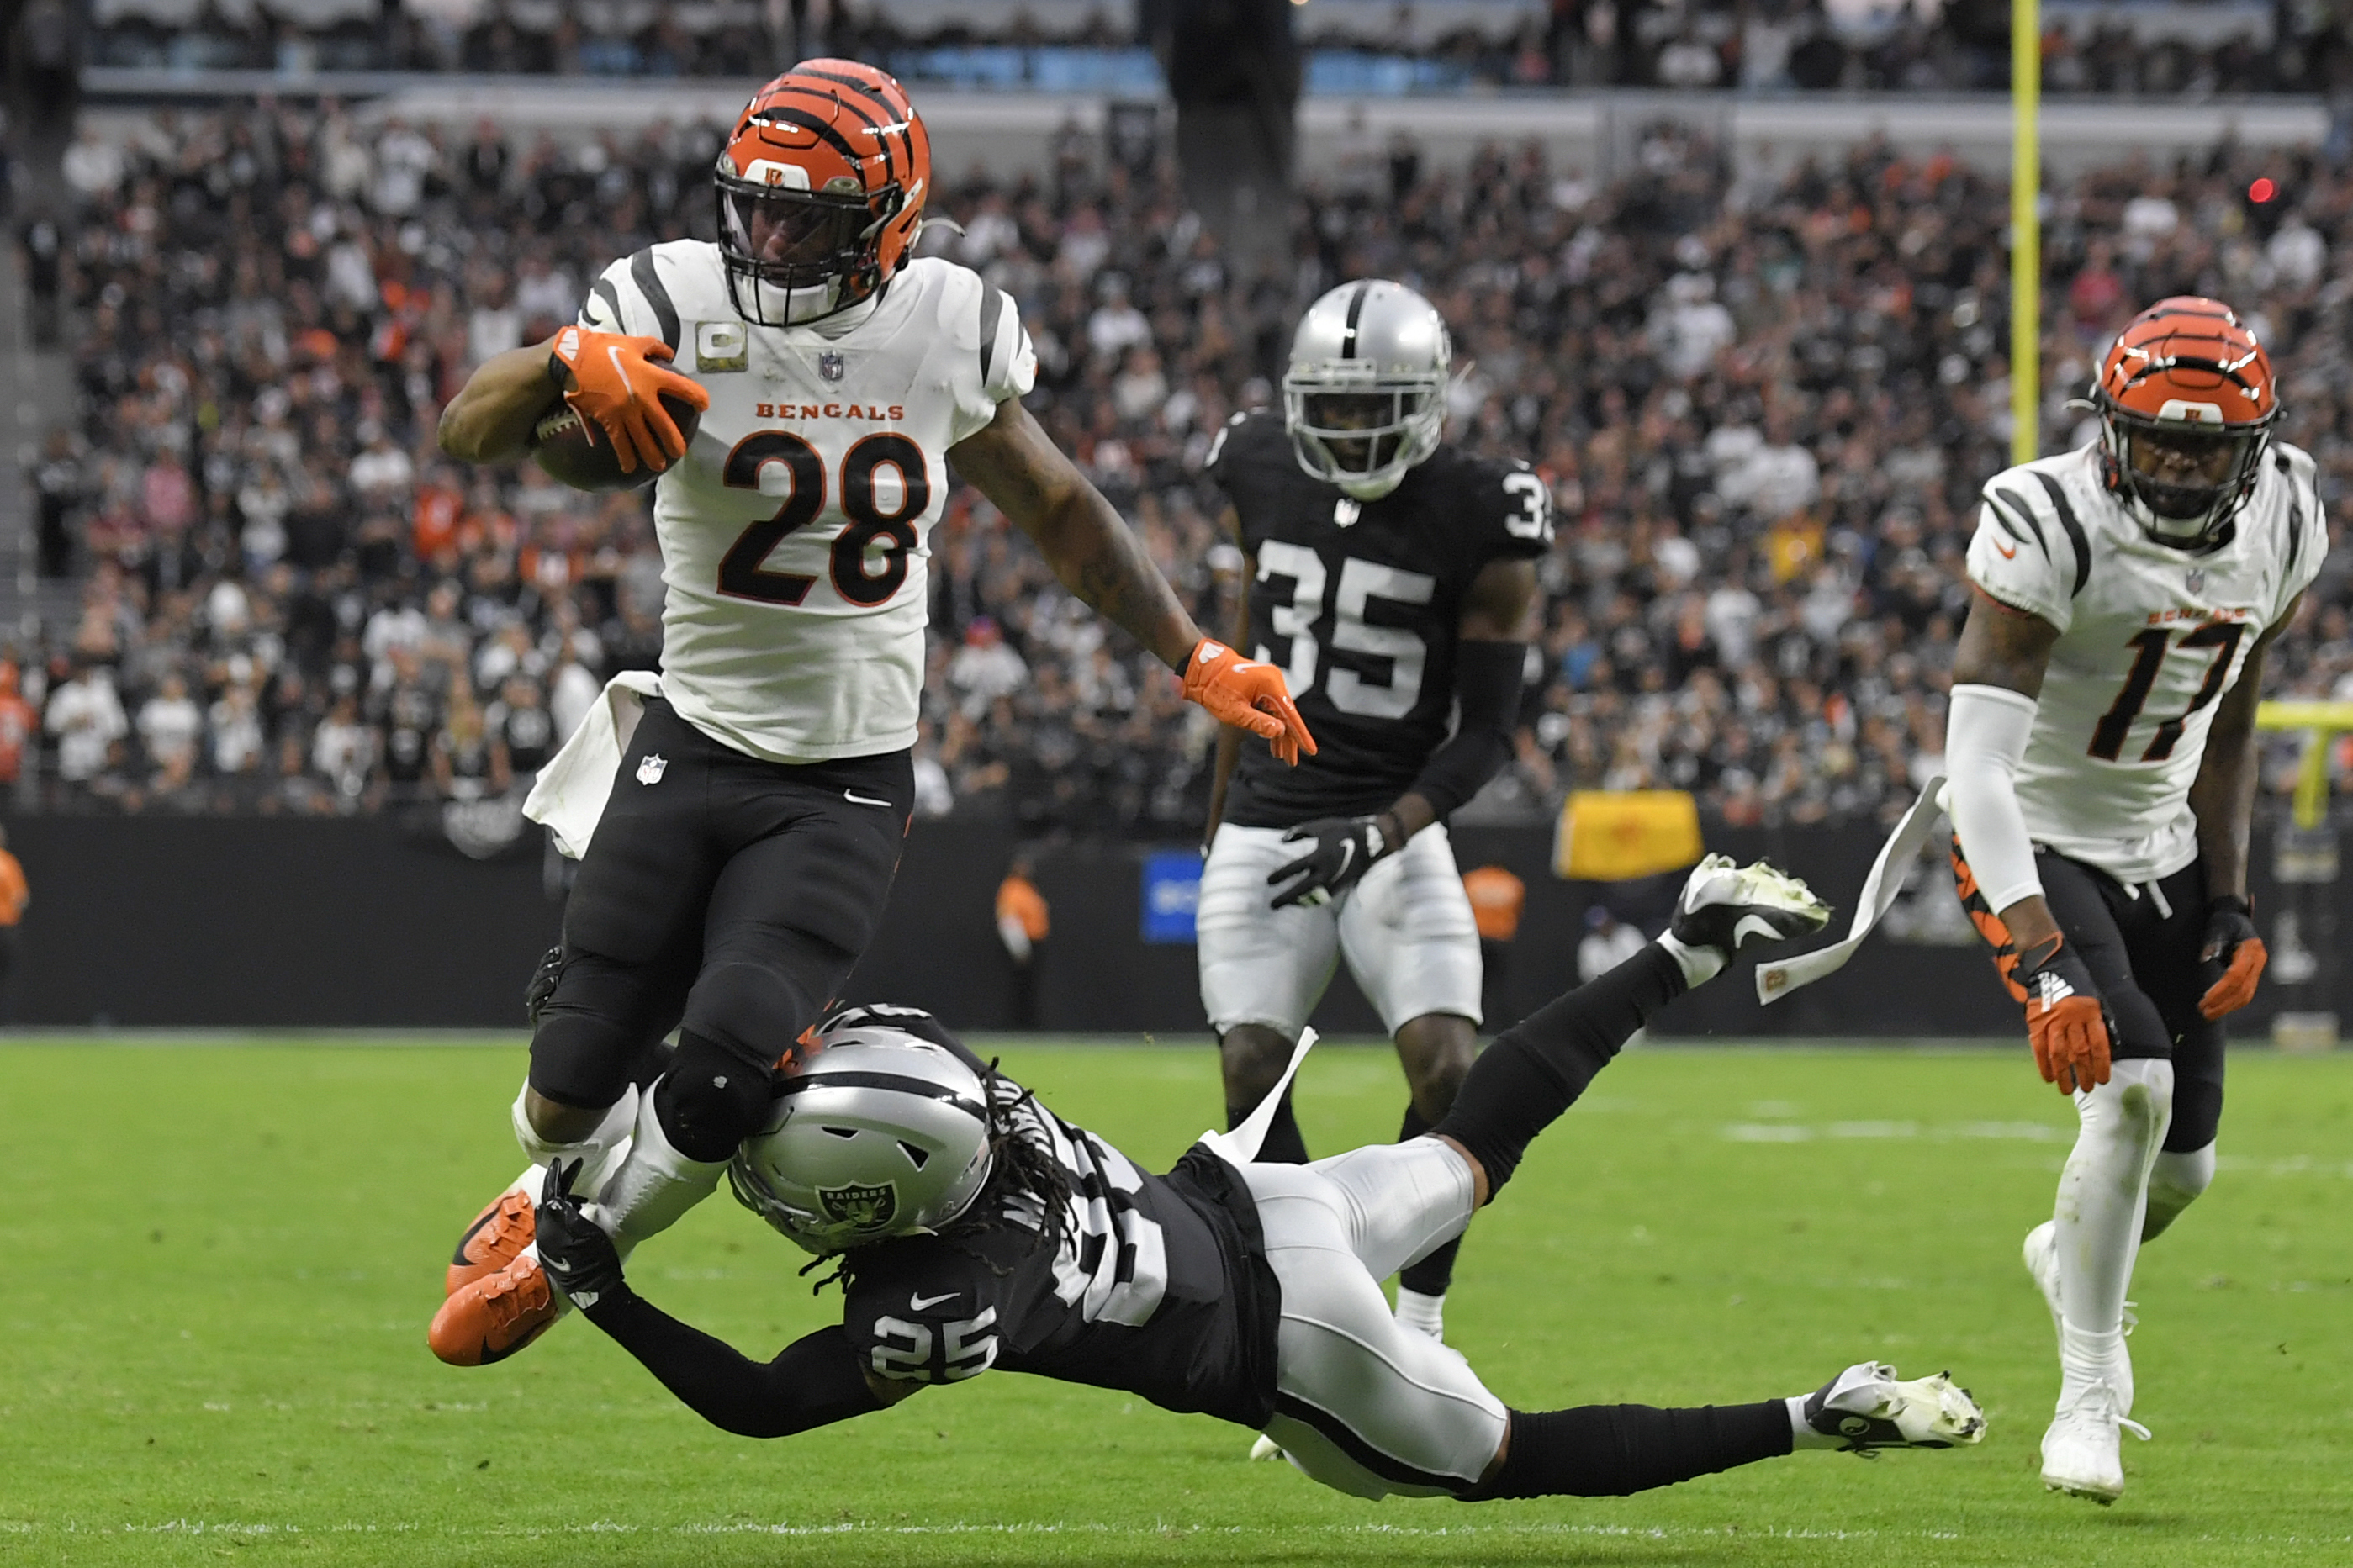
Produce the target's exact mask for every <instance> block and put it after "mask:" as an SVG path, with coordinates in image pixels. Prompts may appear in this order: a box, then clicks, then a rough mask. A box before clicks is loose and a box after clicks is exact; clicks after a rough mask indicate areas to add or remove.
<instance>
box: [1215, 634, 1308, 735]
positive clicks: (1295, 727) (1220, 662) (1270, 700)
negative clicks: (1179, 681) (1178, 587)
mask: <svg viewBox="0 0 2353 1568" xmlns="http://www.w3.org/2000/svg"><path fill="white" fill-rule="evenodd" d="M1185 696H1186V699H1187V700H1188V701H1193V702H1198V703H1199V704H1200V705H1201V706H1202V707H1204V708H1206V709H1208V710H1209V712H1210V713H1211V714H1212V715H1213V716H1214V717H1215V718H1216V719H1217V720H1218V721H1219V722H1220V723H1224V724H1231V725H1233V726H1234V727H1235V728H1236V729H1238V730H1248V731H1250V733H1252V734H1253V735H1259V736H1261V737H1263V738H1264V739H1265V740H1266V742H1267V743H1268V744H1270V745H1271V746H1272V747H1273V748H1274V754H1275V755H1276V756H1278V757H1281V758H1282V760H1283V761H1284V762H1286V763H1290V764H1291V765H1292V766H1293V767H1297V766H1298V765H1299V753H1300V752H1302V751H1304V752H1306V753H1307V754H1308V755H1309V756H1311V757H1312V756H1314V754H1315V737H1314V736H1313V735H1311V734H1309V733H1308V732H1307V721H1305V720H1304V719H1302V718H1301V717H1300V716H1299V710H1298V708H1297V707H1295V706H1293V703H1292V700H1291V689H1290V688H1288V687H1286V686H1285V685H1283V683H1282V671H1281V670H1279V669H1277V668H1275V667H1274V666H1272V665H1271V664H1267V663H1264V662H1263V661H1261V660H1259V659H1255V658H1243V657H1242V656H1241V655H1240V654H1238V653H1236V652H1235V651H1234V650H1233V649H1231V648H1229V647H1227V646H1226V645H1225V644H1223V643H1221V642H1215V641H1212V640H1211V639H1209V638H1208V637H1203V638H1202V639H1201V640H1200V641H1199V642H1198V643H1195V644H1194V645H1193V651H1192V653H1191V654H1190V655H1189V656H1187V658H1186V660H1185Z"/></svg>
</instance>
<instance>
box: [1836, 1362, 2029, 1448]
mask: <svg viewBox="0 0 2353 1568" xmlns="http://www.w3.org/2000/svg"><path fill="white" fill-rule="evenodd" d="M1806 1425H1807V1426H1811V1427H1812V1428H1813V1429H1814V1430H1815V1431H1817V1432H1820V1434H1822V1435H1823V1436H1826V1437H1836V1438H1839V1439H1841V1440H1842V1442H1843V1443H1844V1444H1845V1447H1846V1448H1847V1450H1848V1451H1849V1452H1850V1453H1858V1454H1864V1455H1869V1454H1871V1453H1873V1452H1874V1451H1875V1450H1877V1449H1881V1448H1957V1447H1966V1446H1968V1445H1969V1444H1972V1443H1975V1442H1977V1441H1978V1439H1980V1438H1982V1437H1983V1436H1985V1426H1986V1420H1985V1412H1984V1411H1982V1410H1979V1409H1978V1402H1977V1401H1976V1400H1974V1399H1972V1398H1970V1397H1969V1391H1968V1389H1966V1388H1962V1387H1960V1386H1959V1385H1957V1384H1955V1383H1954V1382H1953V1374H1952V1373H1948V1372H1940V1373H1937V1374H1936V1376H1934V1377H1916V1378H1914V1379H1912V1380H1911V1381H1910V1382H1908V1383H1907V1382H1905V1381H1903V1380H1901V1379H1899V1378H1898V1377H1897V1376H1896V1375H1895V1369H1894V1367H1892V1366H1890V1365H1888V1364H1887V1363H1885V1362H1878V1361H1863V1362H1857V1363H1855V1364H1854V1365H1852V1366H1851V1367H1849V1368H1847V1369H1846V1370H1845V1371H1844V1372H1842V1373H1839V1374H1838V1375H1837V1376H1836V1377H1834V1378H1832V1379H1831V1380H1830V1382H1828V1383H1826V1384H1822V1386H1821V1387H1820V1388H1818V1389H1816V1390H1815V1391H1814V1393H1813V1394H1812V1395H1811V1396H1810V1398H1808V1399H1807V1401H1806Z"/></svg>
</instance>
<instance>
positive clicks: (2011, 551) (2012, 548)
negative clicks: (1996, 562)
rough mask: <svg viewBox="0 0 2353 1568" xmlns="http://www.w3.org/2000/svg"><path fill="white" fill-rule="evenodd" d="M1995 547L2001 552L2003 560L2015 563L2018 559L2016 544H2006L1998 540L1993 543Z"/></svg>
mask: <svg viewBox="0 0 2353 1568" xmlns="http://www.w3.org/2000/svg"><path fill="white" fill-rule="evenodd" d="M1993 547H1994V548H1995V549H1996V550H1999V551H2000V552H2001V558H2002V559H2003V560H2004V561H2015V560H2017V559H2018V546H2017V545H2015V544H2004V543H2003V542H2001V541H2000V540H1999V539H1997V540H1995V541H1994V542H1993Z"/></svg>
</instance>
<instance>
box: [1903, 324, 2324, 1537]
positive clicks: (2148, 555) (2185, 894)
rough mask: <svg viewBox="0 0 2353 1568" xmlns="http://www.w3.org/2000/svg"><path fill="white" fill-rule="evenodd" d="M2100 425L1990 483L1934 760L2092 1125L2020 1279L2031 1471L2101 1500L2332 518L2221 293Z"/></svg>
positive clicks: (1997, 936)
mask: <svg viewBox="0 0 2353 1568" xmlns="http://www.w3.org/2000/svg"><path fill="white" fill-rule="evenodd" d="M2093 404H2094V407H2095V409H2096V410H2097V412H2098V415H2099V420H2100V431H2101V434H2100V439H2099V440H2098V441H2097V442H2095V443H2094V444H2092V445H2090V446H2087V447H2084V448H2083V449H2081V450H2079V451H2074V452H2070V453H2067V454H2066V455H2064V456H2062V457H2056V458H2042V459H2040V460H2038V461H2035V462H2031V463H2027V464H2024V465H2022V466H2021V467H2018V468H2010V469H2008V470H2006V471H2004V472H2002V473H2000V474H1999V475H1997V476H1995V478H1994V479H1992V481H1991V482H1990V483H1989V484H1988V485H1987V486H1986V488H1985V506H1984V510H1983V512H1982V514H1981V516H1980V519H1979V521H1978V530H1977V534H1976V537H1975V538H1974V539H1973V540H1972V541H1971V542H1970V545H1969V552H1968V572H1969V578H1970V581H1971V584H1973V586H1974V588H1975V590H1976V592H1975V595H1974V599H1973V603H1972V605H1971V607H1970V610H1969V616H1968V622H1967V624H1966V625H1965V626H1963V628H1962V632H1961V638H1960V646H1959V648H1958V651H1957V656H1956V658H1955V661H1954V667H1953V682H1954V684H1953V692H1952V707H1951V711H1950V727H1949V730H1948V731H1947V740H1946V758H1947V771H1948V772H1949V773H1950V775H1951V783H1950V786H1949V789H1948V791H1947V804H1948V805H1949V807H1950V809H1951V812H1952V818H1953V827H1954V833H1955V847H1954V871H1955V875H1956V876H1957V879H1958V883H1959V889H1960V893H1961V897H1962V900H1963V902H1964V903H1965V904H1966V905H1967V906H1968V910H1969V912H1970V914H1971V916H1972V917H1973V919H1974V920H1975V921H1976V922H1977V925H1978V930H1979V931H1981V932H1982V933H1983V934H1984V936H1985V937H1986V940H1987V941H1988V942H1990V943H1991V944H1992V945H1993V947H1994V949H1995V952H1996V955H1997V956H1996V962H1997V964H1998V966H1999V967H2000V971H2001V973H2002V975H2003V977H2004V979H2005V980H2006V981H2007V982H2008V983H2009V985H2010V994H2011V995H2012V996H2013V997H2014V998H2015V999H2017V1000H2018V1001H2020V1002H2021V1003H2022V1004H2024V1005H2025V1009H2026V1025H2027V1030H2028V1034H2029V1036H2030V1037H2031V1041H2032V1044H2033V1049H2034V1057H2035V1061H2036V1064H2037V1066H2039V1067H2040V1068H2042V1076H2043V1077H2044V1079H2047V1080H2049V1081H2051V1082H2052V1083H2055V1084H2056V1085H2057V1086H2058V1087H2059V1089H2061V1090H2062V1091H2063V1092H2064V1093H2068V1094H2071V1095H2073V1098H2074V1100H2075V1106H2076V1110H2077V1111H2078V1113H2079V1115H2080V1117H2081V1119H2082V1129H2081V1132H2080V1135H2079V1137H2078V1139H2077V1142H2076V1144H2075V1147H2074V1150H2073V1152H2072V1153H2071V1154H2070V1155H2069V1156H2068V1159H2067V1163H2066V1167H2065V1169H2064V1171H2063V1173H2062V1174H2061V1176H2060V1180H2059V1194H2058V1202H2057V1205H2056V1207H2055V1210H2054V1213H2053V1215H2052V1219H2051V1220H2050V1221H2048V1222H2046V1223H2045V1224H2043V1225H2041V1226H2036V1227H2035V1229H2034V1230H2033V1231H2032V1232H2031V1234H2030V1235H2029V1236H2028V1237H2027V1240H2026V1261H2027V1267H2028V1268H2029V1269H2030V1270H2031V1272H2032V1273H2033V1276H2034V1278H2035V1280H2036V1283H2037V1284H2038V1285H2040V1286H2041V1287H2042V1292H2043V1295H2044V1297H2045V1299H2046V1300H2047V1301H2048V1302H2049V1305H2050V1308H2051V1313H2052V1319H2053V1321H2054V1322H2055V1324H2056V1326H2057V1329H2058V1333H2059V1342H2060V1354H2059V1363H2060V1389H2059V1401H2058V1407H2057V1411H2056V1415H2055V1418H2054V1419H2053V1420H2052V1423H2051V1426H2050V1429H2049V1431H2048V1432H2047V1433H2046V1434H2045V1435H2044V1436H2043V1439H2042V1479H2043V1483H2044V1484H2045V1485H2046V1486H2048V1487H2050V1488H2051V1489H2054V1490H2058V1491H2064V1492H2070V1493H2073V1494H2075V1495H2078V1496H2083V1497H2090V1498H2094V1499H2096V1500H2099V1501H2101V1502H2111V1501H2114V1500H2115V1499H2116V1497H2117V1496H2118V1495H2119V1494H2120V1493H2122V1491H2123V1490H2124V1469H2123V1466H2122V1463H2121V1461H2120V1458H2119V1455H2118V1447H2119V1441H2120V1439H2119V1433H2120V1431H2121V1429H2122V1428H2124V1427H2126V1426H2131V1427H2133V1429H2134V1430H2135V1431H2136V1432H2137V1433H2138V1434H2139V1435H2140V1436H2147V1432H2146V1430H2145V1429H2142V1428H2139V1427H2138V1426H2136V1425H2135V1424H2134V1423H2133V1422H2131V1421H2130V1419H2129V1417H2130V1415H2131V1413H2132V1405H2133V1375H2132V1363H2131V1360H2130V1358H2129V1357H2128V1356H2127V1355H2126V1349H2125V1340H2124V1333H2125V1321H2126V1320H2125V1291H2126V1285H2127V1283H2128V1282H2129V1280H2130V1279H2131V1277H2132V1267H2133V1259H2134V1257H2135V1255H2136V1253H2137V1250H2138V1248H2139V1247H2140V1245H2141V1243H2142V1242H2144V1241H2146V1240H2148V1239H2150V1238H2152V1237H2156V1236H2158V1234H2160V1233H2161V1232H2163V1231H2164V1229H2165V1228H2166V1226H2168V1225H2170V1224H2172V1223H2173V1221H2174V1220H2175V1219H2176V1218H2177V1217H2179V1215H2180V1214H2181V1211H2182V1210H2183V1209H2184V1208H2185V1207H2187V1206H2188V1205H2189V1203H2190V1202H2191V1201H2192V1200H2194V1199H2195V1198H2196V1197H2197V1196H2198V1195H2199V1194H2200V1193H2201V1192H2203V1191H2204V1190H2205V1188H2206V1184H2207V1183H2208V1182H2209V1181H2210V1180H2211V1178H2212V1176H2213V1173H2214V1138H2215V1131H2216V1128H2217V1126H2218V1125H2219V1123H2220V1121H2221V1109H2222V1058H2223V1029H2222V1024H2221V1019H2222V1018H2223V1016H2225V1015H2227V1014H2229V1013H2231V1012H2232V1011H2233V1010H2235V1009H2237V1008H2239V1007H2242V1006H2244V1005H2246V1004H2247V1002H2248V1001H2249V1000H2250V999H2252V997H2253V994H2254V988H2255V981H2256V977H2257V976H2258V975H2259V974H2260V973H2262V971H2263V957H2264V954H2263V940H2262V938H2260V937H2259V936H2257V935H2256V933H2255V927H2254V922H2253V918H2252V910H2251V909H2250V907H2249V905H2248V902H2247V826H2248V819H2249V816H2250V815H2251V813H2252V810H2253V798H2254V788H2255V750H2254V716H2255V702H2256V698H2257V693H2258V691H2259V689H2260V688H2261V686H2262V682H2263V653H2264V650H2265V649H2266V648H2268V647H2270V646H2271V643H2272V640H2273V639H2274V637H2277V636H2278V635H2279V633H2280V631H2281V629H2282V628H2284V626H2287V625H2288V624H2289V623H2290V622H2291V621H2293V620H2294V619H2295V614H2296V609H2297V605H2299V603H2300V601H2301V599H2302V595H2303V593H2304V589H2305V587H2306V584H2309V583H2310V582H2311V581H2312V580H2313V578H2314V576H2315V575H2316V574H2317V573H2318V571H2319V569H2320V563H2321V557H2322V556H2323V555H2324V554H2326V553H2327V549H2328V530H2327V521H2326V520H2325V519H2324V518H2323V517H2322V515H2321V506H2320V498H2319V494H2318V492H2317V491H2316V489H2315V488H2314V482H2313V463H2312V459H2311V458H2309V457H2307V456H2306V455H2305V454H2304V453H2303V452H2301V451H2299V450H2297V449H2296V448H2295V447H2291V446H2288V445H2286V444H2284V443H2282V442H2276V441H2274V440H2273V439H2272V431H2273V428H2274V426H2275V424H2276V423H2277V421H2278V418H2279V406H2278V402H2277V395H2276V391H2275V388H2274V382H2273V376H2272V368H2271V362H2270V359H2269V357H2268V356H2267V355H2266V354H2265V353H2264V352H2263V347H2262V345H2261V344H2259V343H2258V342H2256V341H2255V338H2254V335H2253V333H2252V332H2250V331H2248V330H2247V328H2246V327H2245V326H2244V325H2243V324H2242V323H2241V321H2239V319H2238V318H2237V317H2236V316H2235V315H2233V314H2232V311H2231V310H2230V309H2229V308H2228V307H2227V306H2224V305H2222V304H2220V303H2218V302H2217V301H2215V300H2203V299H2191V298H2179V299H2170V300H2161V301H2159V302H2158V304H2156V305H2153V306H2151V307H2150V308H2149V309H2148V310H2146V311H2144V312H2142V314H2141V315H2139V316H2138V317H2137V318H2136V319H2135V320H2134V321H2133V322H2132V324H2131V325H2130V326H2128V327H2126V329H2125V331H2124V333H2123V334H2122V336H2120V337H2119V338H2118V339H2117V340H2116V343H2115V345H2114V346H2113V347H2112V348H2110V350H2109V351H2108V353H2107V356H2106V358H2105V362H2104V363H2103V364H2102V366H2101V369H2100V378H2099V383H2098V384H2097V386H2096V387H2095V388H2094V392H2093Z"/></svg>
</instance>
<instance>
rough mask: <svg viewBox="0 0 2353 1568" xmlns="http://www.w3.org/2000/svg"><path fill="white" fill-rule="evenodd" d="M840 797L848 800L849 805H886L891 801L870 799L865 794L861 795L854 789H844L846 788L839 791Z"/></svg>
mask: <svg viewBox="0 0 2353 1568" xmlns="http://www.w3.org/2000/svg"><path fill="white" fill-rule="evenodd" d="M841 798H842V799H844V800H846V801H848V802H849V804H850V805H880V806H888V805H890V804H891V803H890V802H889V801H887V800H872V799H869V798H868V797H867V796H865V795H860V794H859V793H858V792H857V791H856V790H854V789H846V790H843V791H842V792H841Z"/></svg>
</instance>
